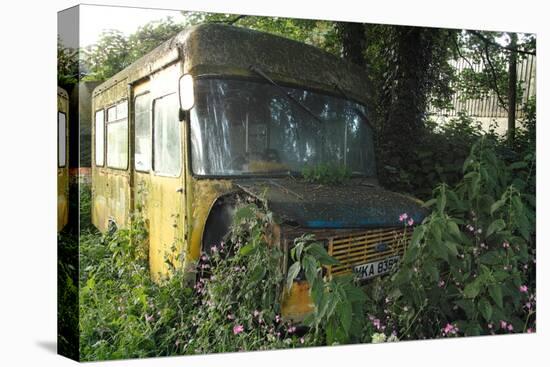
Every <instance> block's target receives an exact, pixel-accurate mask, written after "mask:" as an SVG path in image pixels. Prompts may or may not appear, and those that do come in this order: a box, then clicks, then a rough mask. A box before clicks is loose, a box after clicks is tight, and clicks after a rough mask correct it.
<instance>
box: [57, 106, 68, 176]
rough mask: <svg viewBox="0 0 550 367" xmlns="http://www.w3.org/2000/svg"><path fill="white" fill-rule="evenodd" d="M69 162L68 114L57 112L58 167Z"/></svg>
mask: <svg viewBox="0 0 550 367" xmlns="http://www.w3.org/2000/svg"><path fill="white" fill-rule="evenodd" d="M66 164H67V116H66V115H65V113H63V112H58V113H57V167H60V168H61V167H65V165H66Z"/></svg>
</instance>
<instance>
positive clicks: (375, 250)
mask: <svg viewBox="0 0 550 367" xmlns="http://www.w3.org/2000/svg"><path fill="white" fill-rule="evenodd" d="M412 232H413V228H410V227H405V228H404V227H393V228H379V229H372V230H368V231H366V232H362V233H354V234H350V235H343V236H335V237H330V238H328V253H329V255H331V256H332V257H334V258H335V259H337V260H338V261H339V262H340V264H339V265H333V266H329V267H327V273H328V275H343V274H349V273H351V272H352V271H353V267H354V266H357V265H361V264H366V263H370V262H372V261H377V260H382V259H384V258H386V257H389V256H395V255H399V256H402V255H403V252H404V251H405V247H406V246H407V244H408V243H409V242H410V240H411V236H412Z"/></svg>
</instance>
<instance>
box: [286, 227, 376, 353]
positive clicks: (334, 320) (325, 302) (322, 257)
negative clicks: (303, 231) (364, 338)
mask: <svg viewBox="0 0 550 367" xmlns="http://www.w3.org/2000/svg"><path fill="white" fill-rule="evenodd" d="M290 257H291V260H293V263H292V264H291V265H290V268H289V269H288V274H287V280H286V288H287V289H288V290H290V287H291V286H292V283H293V281H294V280H295V279H296V278H297V277H298V276H299V275H300V274H303V275H304V276H305V279H306V280H307V282H308V283H309V286H310V293H311V298H312V300H313V302H314V304H315V307H314V310H313V312H312V313H311V314H310V315H308V316H307V317H306V319H305V320H304V324H306V325H308V326H310V327H311V328H313V330H314V334H316V335H319V334H320V333H322V334H324V337H325V339H326V343H327V344H329V345H331V344H334V343H347V342H350V341H352V340H357V338H358V337H359V334H360V332H361V326H362V323H363V321H364V320H363V319H364V310H363V308H364V303H365V300H366V297H365V294H364V292H363V290H362V289H361V288H359V287H358V286H357V284H356V283H355V280H354V278H353V276H352V275H347V276H339V277H334V278H327V277H324V276H323V271H322V267H323V266H330V265H337V264H338V261H337V260H336V259H334V258H333V257H331V256H330V255H329V254H328V253H327V251H326V250H325V248H324V246H323V245H322V244H321V243H320V242H317V241H315V238H314V236H313V235H303V236H300V237H298V238H297V239H295V241H294V246H293V248H292V249H291V251H290Z"/></svg>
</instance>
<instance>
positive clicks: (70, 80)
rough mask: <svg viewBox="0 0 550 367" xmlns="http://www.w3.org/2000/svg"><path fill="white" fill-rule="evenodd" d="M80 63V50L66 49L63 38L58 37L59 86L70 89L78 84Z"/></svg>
mask: <svg viewBox="0 0 550 367" xmlns="http://www.w3.org/2000/svg"><path fill="white" fill-rule="evenodd" d="M78 78H79V62H78V50H74V49H72V48H69V47H66V46H64V45H63V44H62V42H61V38H59V36H58V37H57V85H59V86H60V87H62V88H65V89H70V87H71V86H73V85H74V84H76V83H77V82H78Z"/></svg>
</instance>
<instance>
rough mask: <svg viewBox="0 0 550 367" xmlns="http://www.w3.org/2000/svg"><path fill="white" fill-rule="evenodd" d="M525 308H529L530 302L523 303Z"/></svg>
mask: <svg viewBox="0 0 550 367" xmlns="http://www.w3.org/2000/svg"><path fill="white" fill-rule="evenodd" d="M525 308H527V309H528V310H531V302H527V303H526V304H525Z"/></svg>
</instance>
